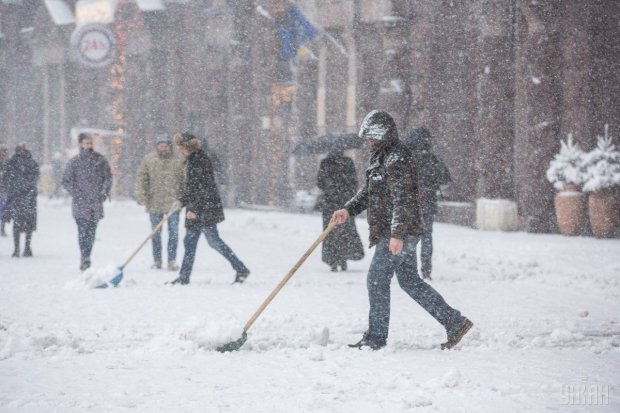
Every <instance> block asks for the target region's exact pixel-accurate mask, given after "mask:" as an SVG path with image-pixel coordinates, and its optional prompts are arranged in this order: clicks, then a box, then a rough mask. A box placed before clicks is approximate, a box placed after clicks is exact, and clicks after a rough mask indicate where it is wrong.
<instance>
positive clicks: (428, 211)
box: [405, 127, 452, 280]
mask: <svg viewBox="0 0 620 413" xmlns="http://www.w3.org/2000/svg"><path fill="white" fill-rule="evenodd" d="M405 144H406V145H407V147H408V148H409V149H410V150H411V153H412V154H413V157H414V158H415V160H416V165H417V166H418V171H419V176H418V181H419V184H420V205H421V208H422V218H423V219H424V234H422V235H421V236H420V244H421V247H420V250H421V253H420V256H421V257H420V258H421V266H420V269H421V273H422V278H426V279H429V280H430V279H431V272H432V268H433V266H432V263H433V260H432V257H433V222H434V221H435V214H436V213H437V191H438V190H439V188H440V187H441V185H445V184H448V183H449V182H450V181H451V180H452V179H451V178H450V171H448V167H447V166H446V164H445V163H443V161H442V160H441V159H439V157H437V156H436V155H435V154H434V153H433V152H432V137H431V133H430V132H429V131H428V129H426V128H425V127H421V128H417V129H415V130H414V131H413V132H412V133H411V135H409V137H408V138H407V139H406V140H405Z"/></svg>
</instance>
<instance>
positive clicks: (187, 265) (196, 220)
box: [172, 132, 250, 285]
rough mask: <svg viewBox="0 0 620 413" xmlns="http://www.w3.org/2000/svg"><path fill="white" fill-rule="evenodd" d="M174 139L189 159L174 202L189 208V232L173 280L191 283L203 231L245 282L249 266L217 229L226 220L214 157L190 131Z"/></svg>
mask: <svg viewBox="0 0 620 413" xmlns="http://www.w3.org/2000/svg"><path fill="white" fill-rule="evenodd" d="M174 143H175V144H176V145H178V146H179V148H180V150H181V153H182V154H183V156H185V158H186V159H187V170H186V175H185V176H186V184H185V189H184V191H183V195H181V198H179V200H178V201H176V202H175V204H174V206H177V207H185V208H186V214H185V229H186V234H185V239H184V241H183V245H184V246H185V256H184V257H183V263H182V264H181V271H180V273H179V277H178V278H177V279H175V280H174V281H172V284H179V285H185V284H189V279H190V276H191V274H192V268H193V266H194V259H195V258H196V247H197V245H198V239H199V238H200V234H201V233H204V234H205V237H206V238H207V242H208V243H209V246H210V247H211V248H213V249H214V250H216V251H217V252H218V253H220V254H221V255H222V256H223V257H224V258H226V259H227V260H228V262H229V263H230V264H231V265H232V267H233V268H234V270H235V271H236V275H235V281H234V282H235V283H242V282H244V281H245V279H246V278H247V277H248V275H250V270H249V269H248V268H247V267H246V266H245V264H243V262H241V260H240V259H239V258H238V257H237V256H236V255H235V253H234V252H233V251H232V250H231V249H230V247H229V246H228V245H226V243H225V242H224V241H223V240H222V239H221V238H220V236H219V234H218V231H217V224H218V223H220V222H222V221H224V208H223V207H222V200H221V199H220V194H219V192H218V189H217V185H216V183H215V177H214V173H213V166H212V164H211V160H210V159H209V157H208V156H207V155H206V154H205V153H204V151H203V150H202V149H201V143H200V140H199V139H198V138H196V137H195V136H194V135H192V134H190V133H188V132H185V133H182V134H180V133H177V134H176V135H175V136H174Z"/></svg>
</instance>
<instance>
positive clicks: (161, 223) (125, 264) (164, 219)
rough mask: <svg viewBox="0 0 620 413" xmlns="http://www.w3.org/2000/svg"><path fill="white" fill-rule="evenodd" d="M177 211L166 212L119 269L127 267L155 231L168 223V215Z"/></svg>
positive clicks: (175, 209) (176, 209)
mask: <svg viewBox="0 0 620 413" xmlns="http://www.w3.org/2000/svg"><path fill="white" fill-rule="evenodd" d="M179 209H180V208H174V209H172V210H170V211H168V212H167V213H166V214H164V217H163V218H162V220H161V221H159V224H157V226H156V227H155V228H153V230H152V231H151V233H150V234H149V235H148V237H146V238H145V239H144V241H142V243H141V244H140V245H139V246H138V248H136V250H135V251H134V252H133V253H132V254H131V255H130V256H129V258H127V260H125V262H124V263H123V266H122V267H121V268H125V267H126V266H127V264H129V262H130V261H131V260H132V259H133V257H135V256H136V254H137V253H138V252H139V251H140V250H141V249H142V247H144V244H146V243H147V242H148V241H149V240H150V239H151V238H153V235H155V233H156V232H157V231H159V229H160V228H161V227H162V226H163V225H164V223H165V222H166V221H168V218H170V215H172V214H174V213H175V212H177V211H178V210H179Z"/></svg>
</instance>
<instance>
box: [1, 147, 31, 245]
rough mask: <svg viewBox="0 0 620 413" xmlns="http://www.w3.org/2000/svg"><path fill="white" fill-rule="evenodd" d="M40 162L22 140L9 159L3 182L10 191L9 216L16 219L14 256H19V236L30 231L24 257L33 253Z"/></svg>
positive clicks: (8, 200) (27, 234) (7, 214)
mask: <svg viewBox="0 0 620 413" xmlns="http://www.w3.org/2000/svg"><path fill="white" fill-rule="evenodd" d="M38 180H39V165H37V163H36V162H35V161H34V159H32V154H31V153H30V151H29V150H27V149H26V145H24V144H21V145H18V146H17V147H16V148H15V155H13V156H12V157H11V159H9V160H8V162H7V163H6V165H5V168H4V173H3V174H2V181H3V182H2V183H3V186H4V188H5V190H6V192H7V204H6V211H5V214H6V217H5V218H6V219H7V221H8V220H12V221H13V241H14V243H15V251H14V252H13V257H19V255H20V247H19V241H20V240H19V239H20V234H21V233H22V232H24V233H26V245H25V246H24V252H23V256H24V257H32V249H31V248H30V241H31V239H32V233H33V232H34V231H35V230H36V229H37V182H38Z"/></svg>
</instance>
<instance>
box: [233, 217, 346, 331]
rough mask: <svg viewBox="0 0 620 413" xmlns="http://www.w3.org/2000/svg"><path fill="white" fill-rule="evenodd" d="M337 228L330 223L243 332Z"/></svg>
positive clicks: (247, 328)
mask: <svg viewBox="0 0 620 413" xmlns="http://www.w3.org/2000/svg"><path fill="white" fill-rule="evenodd" d="M335 227H336V223H335V222H333V221H330V223H329V225H328V226H327V228H325V230H324V231H323V232H322V233H321V235H319V237H318V238H317V239H316V241H314V243H313V244H312V245H311V246H310V248H308V250H307V251H306V252H305V253H304V255H303V256H302V257H301V258H300V259H299V260H298V261H297V262H296V263H295V265H294V266H293V268H291V270H290V271H289V272H288V274H286V275H285V276H284V278H283V279H282V281H280V284H278V285H277V286H276V288H274V289H273V291H272V292H271V294H269V296H268V297H267V298H266V299H265V301H263V303H262V304H261V305H260V307H258V310H256V312H255V313H254V315H253V316H252V318H250V320H249V321H248V322H247V323H246V324H245V327H243V331H245V332H247V331H248V330H249V329H250V327H252V324H254V321H256V319H257V318H258V316H260V315H261V313H262V312H263V310H264V309H265V308H266V307H267V306H268V305H269V303H270V302H271V300H273V298H274V297H275V296H276V295H277V294H278V293H279V292H280V290H281V289H282V287H284V284H286V283H287V282H288V280H290V279H291V277H292V276H293V274H295V272H296V271H297V270H298V269H299V267H301V264H303V263H304V261H306V258H308V257H309V256H310V254H312V251H314V250H315V248H316V247H317V246H318V245H319V244H320V243H321V242H323V240H324V239H325V237H327V236H328V235H329V233H330V232H332V230H333V229H334V228H335Z"/></svg>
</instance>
